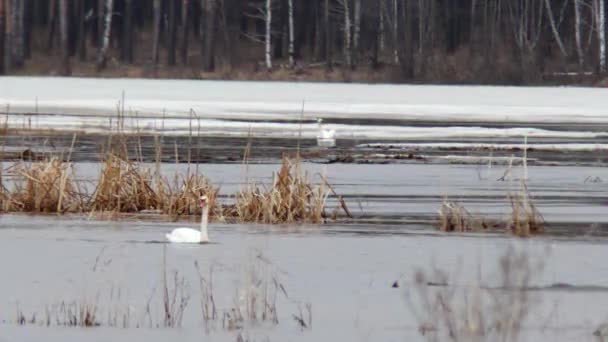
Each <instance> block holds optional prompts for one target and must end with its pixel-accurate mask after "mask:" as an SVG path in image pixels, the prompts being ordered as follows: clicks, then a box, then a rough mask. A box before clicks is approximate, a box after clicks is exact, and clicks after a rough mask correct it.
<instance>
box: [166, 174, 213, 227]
mask: <svg viewBox="0 0 608 342" xmlns="http://www.w3.org/2000/svg"><path fill="white" fill-rule="evenodd" d="M155 190H156V203H157V205H158V209H159V210H160V211H161V212H162V213H163V214H167V215H170V216H171V217H173V218H174V219H177V218H178V217H180V216H190V215H200V214H201V208H200V206H199V203H200V200H199V199H200V196H201V195H206V196H207V198H208V202H207V203H208V205H209V216H210V218H211V219H218V218H221V217H222V207H221V205H220V204H219V203H218V202H217V197H218V194H219V189H218V188H215V187H214V186H213V185H212V184H211V182H210V181H209V179H208V178H207V177H205V176H203V175H200V174H189V175H186V176H184V177H180V176H179V175H177V174H176V175H175V177H174V182H173V185H171V182H170V181H168V180H166V179H162V178H160V177H158V178H157V181H156V183H155Z"/></svg>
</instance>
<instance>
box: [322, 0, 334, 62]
mask: <svg viewBox="0 0 608 342" xmlns="http://www.w3.org/2000/svg"><path fill="white" fill-rule="evenodd" d="M323 11H324V18H325V20H324V21H323V22H324V24H325V25H324V26H325V69H326V70H327V71H331V69H332V61H331V46H332V44H331V26H330V25H331V24H330V22H329V0H325V6H324V8H323Z"/></svg>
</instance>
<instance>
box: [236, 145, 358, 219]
mask: <svg viewBox="0 0 608 342" xmlns="http://www.w3.org/2000/svg"><path fill="white" fill-rule="evenodd" d="M272 178H273V181H272V186H270V187H269V188H267V187H264V186H257V185H255V184H248V185H247V186H246V188H245V189H244V190H242V191H240V192H239V193H237V195H236V201H235V202H236V203H235V205H234V207H233V208H229V210H227V212H226V216H227V217H236V218H237V219H238V220H239V221H241V222H256V223H267V224H281V223H294V222H307V223H323V222H324V220H325V218H326V217H327V215H326V212H325V208H326V201H327V198H328V196H329V194H330V191H331V188H330V187H329V186H328V185H327V182H325V180H324V179H323V181H322V182H321V184H319V185H314V184H313V183H312V182H311V181H310V178H309V176H308V174H307V173H305V172H303V171H302V169H301V166H300V163H299V159H296V160H295V161H294V160H291V159H289V158H286V157H284V158H283V161H282V164H281V169H280V170H279V172H278V173H276V174H273V177H272ZM341 205H342V208H343V209H344V210H345V211H346V212H347V209H346V207H345V204H344V202H343V201H341Z"/></svg>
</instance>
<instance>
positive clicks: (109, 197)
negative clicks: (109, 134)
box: [91, 154, 158, 213]
mask: <svg viewBox="0 0 608 342" xmlns="http://www.w3.org/2000/svg"><path fill="white" fill-rule="evenodd" d="M157 208H158V197H157V195H156V192H155V191H154V189H153V188H152V174H151V172H150V171H149V170H145V169H141V168H140V167H139V166H138V164H137V163H134V162H131V161H127V160H125V159H123V158H121V157H119V156H117V155H115V154H108V155H107V157H106V159H105V161H104V164H103V169H102V171H101V173H100V175H99V180H98V183H97V188H96V189H95V191H94V193H93V196H92V198H91V211H100V212H102V211H115V212H123V213H124V212H137V211H140V210H145V209H157Z"/></svg>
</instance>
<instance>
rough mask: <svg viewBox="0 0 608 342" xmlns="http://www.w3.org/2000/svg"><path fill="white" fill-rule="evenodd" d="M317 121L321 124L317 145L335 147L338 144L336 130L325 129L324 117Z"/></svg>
mask: <svg viewBox="0 0 608 342" xmlns="http://www.w3.org/2000/svg"><path fill="white" fill-rule="evenodd" d="M317 123H318V124H319V133H318V134H317V145H318V146H321V147H334V146H336V130H333V129H324V128H323V119H321V118H318V119H317Z"/></svg>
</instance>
